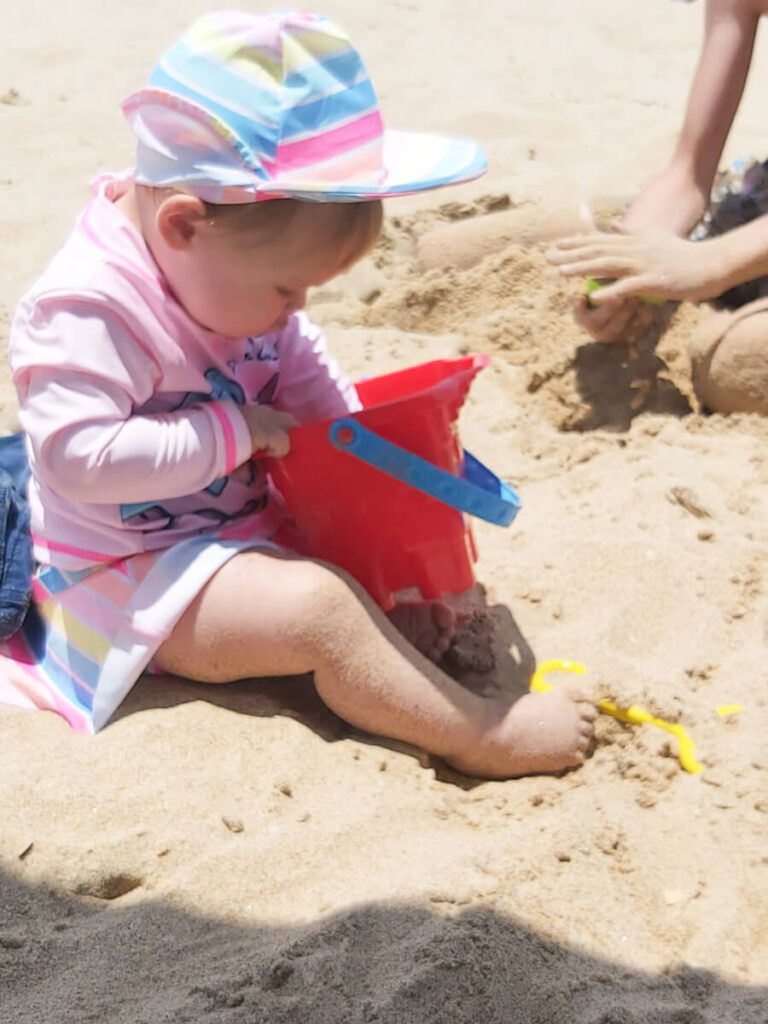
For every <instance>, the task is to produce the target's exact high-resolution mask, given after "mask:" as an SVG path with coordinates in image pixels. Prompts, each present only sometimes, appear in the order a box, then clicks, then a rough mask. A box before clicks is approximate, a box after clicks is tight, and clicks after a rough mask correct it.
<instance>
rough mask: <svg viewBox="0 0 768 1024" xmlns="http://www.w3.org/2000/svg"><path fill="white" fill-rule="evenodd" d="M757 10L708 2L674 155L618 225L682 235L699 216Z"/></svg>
mask: <svg viewBox="0 0 768 1024" xmlns="http://www.w3.org/2000/svg"><path fill="white" fill-rule="evenodd" d="M760 13H761V12H760V6H759V5H758V3H757V2H756V0H707V5H706V13H705V24H704V39H703V42H702V46H701V51H700V55H699V61H698V65H697V67H696V71H695V74H694V77H693V82H692V83H691V89H690V93H689V96H688V103H687V106H686V111H685V117H684V120H683V126H682V129H681V132H680V136H679V138H678V142H677V145H676V147H675V151H674V154H673V156H672V159H671V160H670V162H669V164H668V165H667V167H666V168H665V169H664V170H663V171H662V173H661V174H659V175H658V176H657V177H656V178H654V179H653V181H652V182H651V183H650V184H649V185H648V186H647V187H646V188H645V189H644V190H643V191H642V192H641V194H640V195H639V196H638V198H637V199H636V200H635V202H634V203H633V204H632V206H631V207H630V209H629V211H628V212H627V214H626V216H625V217H624V219H623V221H622V226H624V227H627V228H645V227H663V228H666V229H667V230H669V231H673V232H674V233H675V234H678V235H687V234H688V233H689V232H690V231H691V229H692V228H693V227H694V226H695V225H696V223H697V222H698V221H699V220H700V219H701V217H702V216H703V214H704V212H705V211H706V209H707V207H708V205H709V197H710V192H711V189H712V182H713V180H714V177H715V173H716V171H717V167H718V162H719V160H720V156H721V154H722V152H723V147H724V145H725V141H726V139H727V137H728V132H729V131H730V129H731V124H732V123H733V118H734V116H735V114H736V110H737V108H738V105H739V101H740V100H741V96H742V93H743V91H744V84H745V82H746V79H747V73H748V71H749V65H750V62H751V59H752V49H753V46H754V41H755V34H756V32H757V23H758V20H759V18H760Z"/></svg>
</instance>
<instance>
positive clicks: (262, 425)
mask: <svg viewBox="0 0 768 1024" xmlns="http://www.w3.org/2000/svg"><path fill="white" fill-rule="evenodd" d="M240 411H241V412H242V414H243V416H244V417H245V422H246V423H247V424H248V429H249V430H250V432H251V441H252V443H253V452H258V453H259V454H260V455H271V456H272V457H273V458H278V459H279V458H282V457H283V455H287V454H288V452H289V451H290V450H291V439H290V437H289V436H288V431H289V430H291V429H292V428H293V427H296V426H298V420H297V419H296V417H295V416H292V415H291V414H290V413H289V412H280V410H279V409H273V408H272V407H271V406H269V405H245V406H243V407H242V409H241V410H240Z"/></svg>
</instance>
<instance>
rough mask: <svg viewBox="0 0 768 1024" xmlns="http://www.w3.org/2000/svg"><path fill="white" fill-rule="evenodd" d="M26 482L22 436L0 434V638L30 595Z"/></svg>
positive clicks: (13, 624)
mask: <svg viewBox="0 0 768 1024" xmlns="http://www.w3.org/2000/svg"><path fill="white" fill-rule="evenodd" d="M28 481H29V462H28V461H27V453H26V450H25V447H24V435H23V434H12V435H11V436H10V437H0V640H7V639H8V637H9V636H12V635H13V634H14V633H15V632H16V630H17V629H18V628H19V626H20V625H21V623H22V622H23V620H24V616H25V615H26V612H27V608H28V607H29V602H30V599H31V597H32V573H33V560H32V538H31V537H30V533H29V505H28V504H27V482H28Z"/></svg>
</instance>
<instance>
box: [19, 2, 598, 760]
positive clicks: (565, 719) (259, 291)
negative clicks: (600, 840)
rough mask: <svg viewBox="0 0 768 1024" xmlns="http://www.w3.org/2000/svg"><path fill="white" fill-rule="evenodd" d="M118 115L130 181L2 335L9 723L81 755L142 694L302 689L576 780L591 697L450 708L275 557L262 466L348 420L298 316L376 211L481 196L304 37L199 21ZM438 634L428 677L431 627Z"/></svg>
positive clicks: (357, 252) (274, 513)
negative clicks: (201, 687)
mask: <svg viewBox="0 0 768 1024" xmlns="http://www.w3.org/2000/svg"><path fill="white" fill-rule="evenodd" d="M124 110H125V113H126V116H127V118H128V121H129V123H130V125H131V127H132V129H133V131H134V133H135V135H136V140H137V156H136V166H135V169H134V170H133V171H132V172H131V173H130V174H125V175H106V176H104V177H103V178H101V179H100V180H99V181H98V182H97V185H96V196H95V198H94V199H93V200H92V202H91V203H90V204H89V205H88V207H87V208H86V209H85V211H84V212H83V214H82V215H81V217H80V219H79V221H78V223H77V225H76V227H75V229H74V231H73V233H72V235H71V236H70V238H69V239H68V241H67V242H66V243H65V245H64V247H63V249H62V250H61V251H60V252H59V253H58V255H56V256H55V257H54V259H53V261H52V263H51V264H50V266H49V267H48V269H47V270H46V271H45V272H44V274H43V275H42V277H41V278H40V279H39V280H38V281H37V283H36V284H35V285H34V286H33V287H32V289H31V290H30V291H29V292H28V294H27V295H26V296H25V297H24V298H23V299H22V301H21V303H20V306H19V309H18V311H17V314H16V316H15V319H14V323H13V327H12V332H11V339H10V346H9V351H10V361H11V367H12V371H13V379H14V382H15V385H16V388H17V390H18V395H19V403H20V419H21V423H22V426H23V428H24V431H25V432H26V435H27V438H28V447H29V455H30V463H31V472H32V479H31V483H30V508H31V517H32V533H33V539H34V552H35V558H36V561H37V563H38V566H39V568H38V571H37V573H36V577H35V589H34V603H33V606H32V608H31V611H30V613H29V615H28V616H27V620H26V622H25V625H24V627H23V629H22V630H21V631H20V632H19V633H17V634H16V635H15V636H14V637H13V638H12V639H11V640H10V641H9V642H8V643H7V644H5V645H3V647H2V654H3V659H2V665H0V668H2V673H0V680H2V681H0V696H2V697H3V698H4V699H6V700H9V701H12V702H14V703H16V704H22V705H27V706H34V707H43V708H48V709H51V710H55V711H57V712H59V713H60V714H62V715H63V716H64V717H66V718H67V719H68V721H69V722H70V723H71V724H72V726H73V727H74V728H76V729H80V730H83V731H93V730H97V729H99V728H101V727H102V726H103V725H104V724H105V723H106V722H107V721H108V719H109V717H110V715H111V714H112V713H113V711H114V710H115V708H116V707H117V706H118V704H119V703H120V701H121V700H122V699H123V698H124V696H125V695H126V693H127V692H128V691H129V690H130V688H131V687H132V685H133V683H134V682H135V681H136V679H137V678H138V677H139V675H140V674H141V673H142V672H143V671H145V670H147V669H149V670H150V671H157V672H165V673H173V674H175V675H180V676H185V677H188V678H190V679H193V680H200V681H203V682H207V683H220V682H221V683H223V682H228V681H231V680H236V679H243V678H249V677H254V676H280V675H295V674H301V673H309V672H312V673H314V679H315V684H316V686H317V690H318V692H319V694H320V696H321V697H322V699H323V700H324V701H325V702H326V703H327V704H328V705H329V707H331V708H332V709H333V710H334V711H335V712H336V713H337V714H338V715H340V716H341V717H342V718H344V719H346V720H347V721H348V722H350V723H352V724H353V725H355V726H357V727H359V728H361V729H365V730H368V731H370V732H372V733H377V734H380V735H384V736H389V737H393V738H397V739H399V740H404V741H406V742H409V743H412V744H415V745H417V746H420V747H423V748H425V749H427V750H428V751H431V752H433V753H435V754H438V755H441V756H442V757H443V758H445V759H446V760H447V761H448V762H450V763H451V764H453V765H454V766H455V767H456V768H458V769H460V770H463V771H465V772H467V773H469V774H475V775H480V776H488V777H508V776H514V775H520V774H524V773H530V772H548V771H559V770H561V769H564V768H568V767H571V766H575V765H577V764H579V763H580V762H581V761H583V759H584V757H585V752H586V750H587V746H588V743H589V741H590V737H591V733H592V727H593V726H592V723H593V720H594V717H595V711H594V708H593V707H592V705H591V704H590V703H589V702H588V701H587V700H586V698H585V697H584V696H583V695H581V694H575V695H572V696H567V695H564V694H557V693H547V694H527V695H525V696H524V697H523V698H522V699H520V700H518V701H516V702H514V703H512V702H511V701H510V700H509V699H507V698H504V699H484V698H481V697H479V696H476V695H475V694H473V693H471V692H469V691H467V690H465V689H464V688H462V687H461V686H460V685H458V684H457V683H456V682H454V681H453V680H452V679H451V678H449V677H448V676H447V675H445V674H444V673H443V672H442V671H441V670H440V669H439V668H438V667H437V665H436V664H434V663H433V662H432V661H431V660H429V658H428V657H426V656H425V654H423V653H421V652H420V651H419V650H417V649H416V647H414V646H413V645H412V644H411V643H410V642H409V641H408V640H407V639H406V638H405V637H404V636H403V635H402V634H401V632H399V631H398V630H397V629H396V628H395V626H394V625H393V624H392V622H390V620H389V619H388V618H387V617H386V616H385V615H384V614H383V613H382V612H381V611H380V610H379V608H378V607H377V606H376V605H375V604H374V602H373V601H372V600H371V599H370V597H369V596H368V595H367V594H366V593H365V592H364V591H363V590H362V588H361V587H360V586H359V585H358V584H356V582H355V581H354V580H352V579H351V578H349V577H348V576H347V575H346V574H344V573H343V572H342V571H341V570H339V569H336V568H335V567H333V566H332V565H328V564H325V563H322V562H319V561H315V560H312V559H309V558H305V557H301V556H300V555H299V554H297V553H296V552H295V551H293V550H291V546H290V523H289V522H288V517H287V513H286V511H285V507H284V505H283V502H282V501H281V498H280V495H279V494H278V493H277V492H276V491H275V490H274V489H273V488H272V486H271V484H270V480H269V478H268V476H267V474H266V472H265V470H264V468H263V464H262V462H261V461H260V456H262V455H266V454H269V455H270V456H273V457H280V456H282V455H285V454H286V453H287V452H288V450H289V447H290V430H291V428H292V427H293V426H295V425H296V424H301V423H306V422H309V421H313V420H320V419H326V418H330V417H335V416H338V415H343V414H346V413H347V412H350V411H351V412H354V411H355V410H357V409H359V408H360V404H359V401H358V399H357V395H356V393H355V389H354V387H353V386H352V385H351V384H350V383H349V381H348V380H347V379H346V378H345V377H344V376H343V374H342V373H341V372H340V371H339V369H338V367H337V365H336V363H335V362H334V361H333V360H332V359H331V358H330V357H329V355H328V354H327V352H326V346H325V341H324V338H323V335H322V333H321V332H320V331H319V330H318V329H317V328H316V327H314V326H313V325H312V324H311V323H310V322H309V320H308V319H307V317H306V315H305V313H304V312H302V308H303V306H304V303H305V299H306V295H307V290H308V289H309V288H311V287H314V286H317V285H322V284H323V283H324V282H326V281H328V280H330V279H331V278H332V277H334V276H335V275H336V274H339V273H340V272H341V271H343V270H344V269H345V268H347V267H349V266H350V265H351V264H352V263H354V262H355V261H356V260H358V259H359V258H360V257H361V256H362V255H363V254H364V253H366V252H367V251H368V250H369V249H370V248H371V246H372V245H373V244H374V243H375V241H376V238H377V235H378V232H379V229H380V225H381V216H382V214H381V202H380V200H381V198H382V197H384V196H394V195H398V194H406V193H412V192H417V191H419V190H422V189H428V188H434V187H437V186H440V185H446V184H449V183H452V182H459V181H465V180H468V179H470V178H473V177H477V176H478V175H479V174H481V173H482V172H483V171H484V169H485V160H484V157H483V154H482V152H481V151H480V149H479V148H478V147H477V146H476V145H475V144H474V143H471V142H468V141H465V140H459V139H445V138H439V137H434V136H426V135H417V134H407V133H398V132H393V131H385V130H384V129H383V127H382V122H381V117H380V114H379V109H378V103H377V99H376V95H375V93H374V91H373V87H372V85H371V83H370V81H369V79H368V76H367V74H366V72H365V68H364V66H363V64H362V62H361V60H360V57H359V55H358V54H357V52H356V50H355V49H354V48H353V47H352V45H351V44H350V42H349V40H348V39H347V37H346V36H345V35H344V33H343V32H341V31H340V30H339V29H338V28H336V27H335V26H334V25H332V24H331V23H330V22H329V21H327V20H326V19H325V18H323V17H321V16H317V15H310V14H295V13H294V14H290V13H287V14H286V13H281V14H273V15H266V16H255V15H252V14H247V13H237V12H227V13H221V14H211V15H207V16H205V17H203V18H201V19H200V20H199V21H197V22H196V23H195V24H194V25H192V27H191V28H190V29H189V30H188V31H187V32H186V34H185V35H184V36H183V37H182V38H181V39H180V40H179V42H178V43H176V44H175V45H174V46H173V47H172V48H171V49H170V50H169V51H168V53H166V54H165V56H164V57H163V58H162V59H161V60H160V62H159V64H158V66H157V68H156V69H155V71H154V73H153V75H152V77H151V79H150V84H149V87H148V88H145V89H142V90H141V91H140V92H138V93H136V94H135V95H133V96H131V97H130V98H129V99H128V100H127V101H126V102H125V104H124ZM411 618H412V617H411V616H409V615H406V616H405V621H406V622H408V623H409V624H411V625H412V623H411ZM417 618H418V617H417ZM431 627H432V628H431V630H429V631H428V632H429V633H430V637H429V638H428V639H427V640H426V641H424V642H423V643H422V647H423V649H424V651H425V652H426V654H431V655H432V656H433V657H435V658H436V657H438V656H439V655H440V654H441V653H442V651H443V650H444V647H445V636H446V635H447V634H448V633H449V632H450V627H451V622H450V613H449V611H448V610H447V609H445V608H443V607H442V606H440V605H437V606H436V608H435V609H434V610H433V612H432V614H431ZM414 629H416V630H417V631H419V630H423V620H422V621H421V623H420V624H418V625H417V626H416V627H414Z"/></svg>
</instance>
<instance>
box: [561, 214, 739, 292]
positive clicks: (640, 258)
mask: <svg viewBox="0 0 768 1024" xmlns="http://www.w3.org/2000/svg"><path fill="white" fill-rule="evenodd" d="M717 241H718V240H711V241H704V242H689V241H687V240H685V239H683V238H680V237H678V236H677V235H675V234H673V233H672V232H671V231H665V230H663V229H661V228H649V229H642V230H638V229H629V228H621V227H617V229H616V230H615V231H614V232H612V233H604V232H595V233H592V234H588V235H575V236H573V237H572V238H563V239H561V240H560V241H559V242H557V243H555V246H554V247H553V248H552V249H550V251H549V252H548V253H547V259H548V261H549V262H550V263H551V264H553V265H554V266H556V267H558V268H559V270H560V273H561V274H563V275H564V276H565V277H596V278H610V279H613V280H612V281H611V283H609V284H607V285H606V286H605V287H603V288H600V289H598V290H597V291H595V292H592V294H591V295H590V299H591V301H592V302H593V303H594V304H595V305H596V306H600V307H602V306H604V305H605V304H606V303H616V302H617V301H618V300H621V299H627V298H629V297H632V296H638V297H642V298H646V299H676V300H680V301H681V300H684V299H687V300H689V301H692V302H698V301H700V300H702V299H709V298H714V297H715V296H716V295H719V294H720V293H721V292H722V291H723V290H724V287H725V285H724V282H723V279H722V270H721V263H720V260H719V258H718V246H717Z"/></svg>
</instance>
